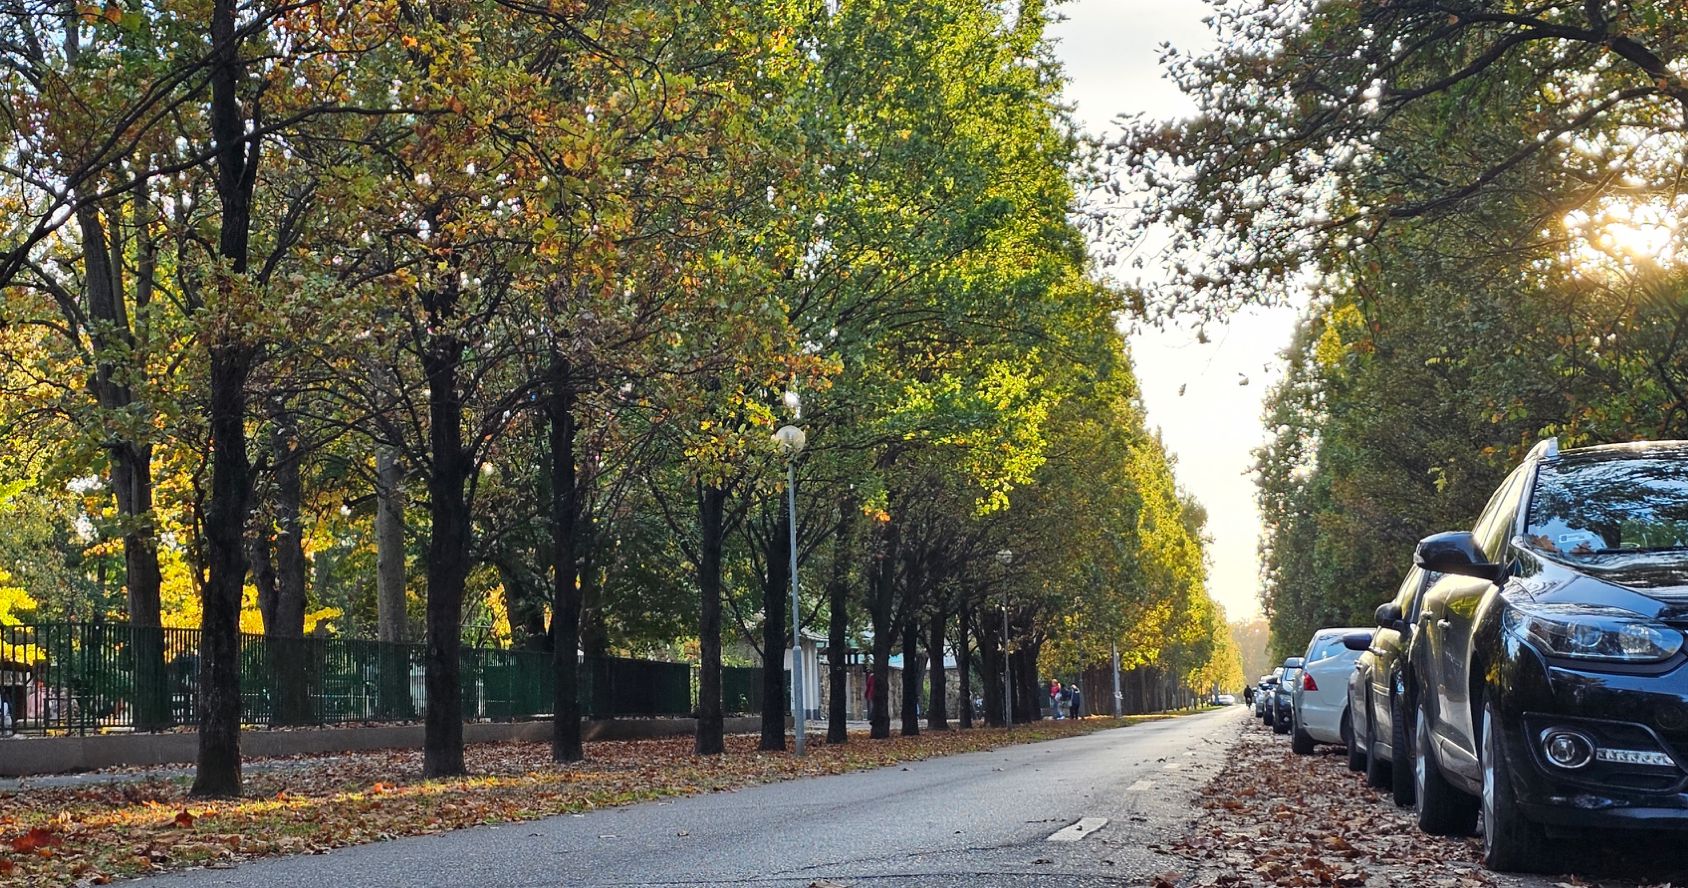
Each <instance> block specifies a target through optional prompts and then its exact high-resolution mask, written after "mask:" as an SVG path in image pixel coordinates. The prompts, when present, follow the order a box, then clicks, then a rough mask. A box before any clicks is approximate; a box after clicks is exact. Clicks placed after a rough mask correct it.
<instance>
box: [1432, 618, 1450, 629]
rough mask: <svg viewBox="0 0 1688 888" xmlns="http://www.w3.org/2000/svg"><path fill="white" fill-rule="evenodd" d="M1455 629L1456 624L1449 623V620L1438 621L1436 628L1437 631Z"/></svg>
mask: <svg viewBox="0 0 1688 888" xmlns="http://www.w3.org/2000/svg"><path fill="white" fill-rule="evenodd" d="M1453 627H1454V624H1452V623H1450V622H1448V621H1447V620H1437V621H1436V628H1437V629H1444V630H1446V629H1452V628H1453Z"/></svg>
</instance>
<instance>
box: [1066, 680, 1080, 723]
mask: <svg viewBox="0 0 1688 888" xmlns="http://www.w3.org/2000/svg"><path fill="white" fill-rule="evenodd" d="M1072 692H1073V695H1072V700H1071V701H1070V702H1069V703H1068V707H1069V708H1068V709H1067V717H1068V718H1078V717H1079V716H1080V715H1081V714H1083V712H1084V692H1083V691H1081V690H1079V687H1078V682H1076V681H1075V682H1073V684H1072Z"/></svg>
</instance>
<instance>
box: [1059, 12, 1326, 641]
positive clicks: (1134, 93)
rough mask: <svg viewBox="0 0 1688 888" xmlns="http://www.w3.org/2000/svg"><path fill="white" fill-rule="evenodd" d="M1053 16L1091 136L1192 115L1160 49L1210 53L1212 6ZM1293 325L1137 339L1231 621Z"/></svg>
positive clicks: (1140, 367)
mask: <svg viewBox="0 0 1688 888" xmlns="http://www.w3.org/2000/svg"><path fill="white" fill-rule="evenodd" d="M1057 9H1058V10H1059V11H1060V12H1061V13H1062V14H1064V15H1065V16H1066V17H1067V20H1066V21H1064V22H1061V23H1059V24H1057V25H1056V26H1055V27H1054V29H1053V32H1052V36H1053V37H1054V38H1055V40H1056V44H1055V51H1056V55H1057V56H1058V57H1059V58H1060V59H1061V61H1062V63H1063V64H1064V65H1065V66H1066V69H1067V75H1068V77H1069V78H1070V81H1071V82H1070V83H1069V84H1068V86H1067V99H1068V101H1069V102H1071V103H1072V104H1073V105H1074V106H1075V113H1076V116H1077V118H1078V120H1079V122H1080V123H1081V124H1083V125H1084V126H1085V128H1086V129H1089V130H1090V131H1092V132H1094V133H1104V132H1108V131H1110V129H1111V128H1112V122H1113V119H1114V117H1115V116H1116V115H1119V114H1130V113H1142V114H1145V115H1148V116H1150V117H1155V118H1175V117H1180V116H1184V115H1187V114H1189V113H1190V112H1191V111H1192V110H1193V106H1192V105H1191V103H1190V102H1189V100H1188V99H1187V98H1185V97H1184V96H1183V94H1182V93H1180V92H1179V91H1178V89H1177V88H1176V87H1175V86H1173V85H1172V83H1171V82H1169V81H1168V80H1166V79H1165V78H1164V77H1163V76H1162V73H1161V67H1160V51H1159V47H1160V45H1161V44H1162V43H1166V42H1170V43H1172V44H1173V45H1174V46H1176V47H1178V48H1179V49H1182V50H1200V49H1203V48H1206V47H1208V46H1210V45H1211V43H1212V40H1211V37H1210V35H1209V33H1208V30H1207V27H1206V26H1205V25H1203V24H1202V21H1201V20H1202V17H1203V16H1205V15H1206V14H1207V12H1208V10H1209V7H1208V6H1207V4H1206V3H1202V2H1198V0H1075V2H1069V3H1065V4H1062V5H1061V6H1059V7H1057ZM1152 264H1153V263H1152V262H1151V266H1152ZM1149 273H1150V274H1153V270H1152V268H1151V270H1150V271H1149ZM1295 316H1296V313H1295V311H1294V310H1293V309H1288V308H1278V309H1257V310H1252V311H1248V312H1245V313H1241V314H1238V315H1236V316H1234V317H1232V318H1231V320H1230V322H1229V323H1228V324H1227V325H1226V326H1224V327H1222V328H1218V327H1213V326H1209V327H1208V330H1207V334H1208V339H1209V341H1208V342H1207V343H1206V344H1203V343H1200V342H1198V341H1197V338H1196V333H1195V330H1194V328H1193V327H1183V328H1178V327H1174V328H1170V329H1163V330H1139V331H1135V332H1133V334H1132V335H1131V354H1132V360H1133V363H1134V364H1135V365H1136V368H1137V378H1138V381H1139V384H1140V385H1141V387H1142V391H1143V403H1144V406H1145V408H1146V409H1147V411H1148V420H1149V425H1150V427H1152V428H1159V429H1160V431H1161V435H1162V438H1163V440H1164V441H1165V443H1166V446H1167V449H1168V450H1169V451H1171V452H1172V454H1173V455H1174V456H1175V457H1176V459H1177V467H1176V471H1177V475H1178V480H1179V483H1180V484H1182V485H1183V486H1184V487H1185V489H1187V490H1189V491H1190V492H1191V493H1193V494H1194V495H1195V496H1196V498H1197V499H1198V500H1200V501H1201V502H1202V504H1203V505H1204V506H1206V507H1207V511H1208V532H1209V534H1210V535H1211V536H1212V538H1213V539H1212V544H1211V546H1210V547H1209V557H1210V560H1211V562H1212V565H1211V573H1210V576H1209V581H1208V587H1209V590H1210V591H1211V592H1212V594H1213V597H1214V599H1215V600H1217V601H1218V602H1219V603H1220V604H1221V605H1224V607H1225V611H1226V614H1227V615H1228V616H1229V617H1230V619H1232V620H1240V619H1246V618H1248V617H1251V616H1257V615H1258V614H1259V613H1260V570H1259V556H1258V552H1257V548H1256V547H1257V546H1258V544H1259V538H1260V516H1259V512H1258V510H1257V509H1256V508H1255V503H1254V482H1253V479H1252V477H1251V476H1250V473H1249V467H1250V466H1251V465H1252V464H1253V461H1254V457H1253V450H1254V448H1256V447H1258V446H1259V445H1260V444H1262V443H1264V442H1265V440H1266V431H1265V427H1264V426H1263V425H1262V423H1261V410H1262V406H1261V401H1262V398H1263V397H1264V396H1265V394H1266V391H1267V389H1268V388H1269V387H1270V386H1271V384H1272V383H1273V382H1275V381H1276V380H1277V379H1278V378H1279V376H1280V375H1281V374H1280V372H1279V366H1280V365H1281V363H1282V360H1281V358H1280V357H1279V354H1278V353H1279V351H1281V350H1282V349H1283V347H1284V345H1285V344H1286V343H1288V342H1289V338H1290V333H1291V330H1292V329H1293V327H1294V324H1295ZM1244 381H1246V383H1247V384H1246V385H1245V384H1243V383H1244Z"/></svg>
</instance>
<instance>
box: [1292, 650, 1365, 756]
mask: <svg viewBox="0 0 1688 888" xmlns="http://www.w3.org/2000/svg"><path fill="white" fill-rule="evenodd" d="M1372 631H1373V630H1371V629H1354V628H1348V629H1320V630H1319V631H1317V632H1315V633H1313V640H1312V642H1311V643H1309V644H1308V645H1307V655H1306V657H1304V658H1303V659H1304V660H1306V662H1305V663H1304V664H1303V665H1302V667H1301V674H1300V676H1299V677H1298V678H1297V680H1296V682H1295V687H1294V688H1292V689H1291V691H1290V709H1291V712H1292V713H1293V720H1292V722H1291V730H1290V748H1291V749H1293V750H1295V751H1296V752H1297V753H1299V754H1301V755H1308V754H1310V753H1312V751H1313V744H1315V743H1339V744H1346V743H1347V742H1348V735H1347V733H1346V732H1347V731H1348V730H1349V725H1350V724H1351V722H1350V721H1349V718H1348V674H1349V673H1351V672H1353V671H1354V661H1356V660H1358V659H1360V654H1362V653H1364V652H1365V650H1366V648H1367V647H1368V646H1369V645H1370V644H1371V636H1372Z"/></svg>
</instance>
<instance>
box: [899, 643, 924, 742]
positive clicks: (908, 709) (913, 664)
mask: <svg viewBox="0 0 1688 888" xmlns="http://www.w3.org/2000/svg"><path fill="white" fill-rule="evenodd" d="M920 671H921V670H920V619H919V617H918V616H916V615H915V614H909V615H908V616H906V617H904V618H903V705H902V710H903V712H902V715H903V730H902V735H903V736H904V737H917V736H919V735H920V679H921V675H920Z"/></svg>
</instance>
